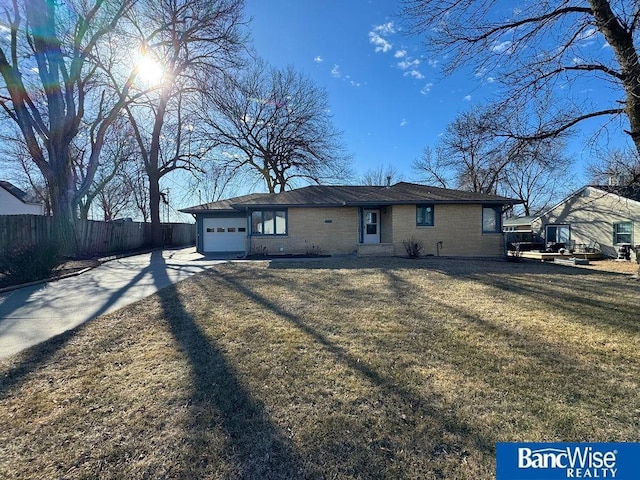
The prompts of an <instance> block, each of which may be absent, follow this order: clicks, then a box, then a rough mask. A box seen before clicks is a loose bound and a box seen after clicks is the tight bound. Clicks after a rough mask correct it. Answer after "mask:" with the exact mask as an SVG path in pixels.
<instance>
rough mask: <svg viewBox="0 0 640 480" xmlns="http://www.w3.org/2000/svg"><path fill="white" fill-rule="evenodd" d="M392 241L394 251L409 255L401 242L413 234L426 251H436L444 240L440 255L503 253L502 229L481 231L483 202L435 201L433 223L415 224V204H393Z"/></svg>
mask: <svg viewBox="0 0 640 480" xmlns="http://www.w3.org/2000/svg"><path fill="white" fill-rule="evenodd" d="M393 225H394V232H393V245H394V253H395V255H406V251H405V248H404V245H403V244H402V242H403V241H404V240H407V239H409V238H411V237H414V238H415V239H416V240H421V241H422V242H423V244H424V247H425V251H424V253H425V254H431V255H436V254H437V253H438V249H437V247H436V244H437V243H438V242H442V246H441V248H440V252H439V253H440V255H442V256H463V257H466V256H469V257H486V256H488V257H493V256H502V255H503V254H504V241H503V236H502V234H501V233H499V234H483V233H482V206H481V205H435V207H434V226H433V227H418V226H416V206H415V205H394V206H393Z"/></svg>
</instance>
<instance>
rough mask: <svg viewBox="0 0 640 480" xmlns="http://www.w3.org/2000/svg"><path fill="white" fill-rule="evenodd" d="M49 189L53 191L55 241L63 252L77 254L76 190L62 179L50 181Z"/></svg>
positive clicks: (68, 254)
mask: <svg viewBox="0 0 640 480" xmlns="http://www.w3.org/2000/svg"><path fill="white" fill-rule="evenodd" d="M49 191H50V192H51V212H52V214H53V225H52V229H53V230H52V236H53V241H54V242H55V243H56V245H57V247H58V249H59V251H60V253H61V254H63V255H65V256H70V257H72V256H75V255H76V254H77V253H78V243H77V239H76V214H75V204H74V195H75V191H74V190H72V189H71V188H69V186H68V185H66V183H63V182H62V181H60V179H56V180H54V181H49Z"/></svg>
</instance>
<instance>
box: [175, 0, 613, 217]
mask: <svg viewBox="0 0 640 480" xmlns="http://www.w3.org/2000/svg"><path fill="white" fill-rule="evenodd" d="M399 8H400V2H399V1H398V0H246V8H245V14H246V17H247V18H248V19H249V18H250V19H251V21H250V25H249V29H250V32H251V41H252V44H253V47H254V49H255V50H256V53H257V54H258V55H259V56H260V57H262V58H263V59H265V60H267V61H268V62H269V63H271V64H272V65H274V66H278V67H283V66H287V65H290V66H292V67H294V68H295V69H296V70H297V71H299V72H301V73H304V74H305V75H307V76H308V77H309V78H310V79H311V80H312V81H313V82H314V83H315V84H316V85H318V86H320V87H322V88H324V89H325V90H326V91H327V93H328V100H329V105H330V108H331V114H332V115H333V120H334V125H335V126H336V128H337V129H339V130H341V131H342V132H343V141H344V143H345V145H346V148H347V150H348V152H349V153H350V154H351V155H352V156H353V164H352V167H353V170H354V172H355V173H356V175H357V176H361V175H362V174H364V173H365V172H366V171H367V170H368V169H375V168H377V167H378V166H381V165H383V166H386V165H393V166H394V167H395V168H396V169H397V170H398V171H399V172H400V173H401V175H402V179H403V180H406V181H417V180H418V178H417V177H416V174H415V172H413V171H412V169H411V164H412V162H413V161H414V160H415V159H418V158H419V157H420V156H421V155H422V152H423V150H424V149H425V147H427V146H431V147H434V146H435V145H436V143H437V141H438V137H439V135H441V134H442V133H443V132H444V130H445V129H446V127H447V125H448V124H449V123H450V122H452V121H453V120H454V119H455V117H456V116H457V115H458V114H459V113H460V112H463V111H466V110H468V109H470V108H472V107H473V106H474V105H476V104H481V103H484V102H485V101H487V100H488V99H490V97H491V96H492V95H493V94H495V93H496V92H497V90H498V88H499V86H498V83H497V82H494V79H493V78H492V76H491V72H483V73H482V74H481V75H478V74H477V72H474V71H473V70H471V69H467V70H466V71H459V72H457V73H456V74H454V75H453V76H445V75H443V73H442V70H441V68H442V63H443V60H444V59H442V58H434V57H430V56H428V55H427V49H426V47H425V46H424V45H423V44H422V43H421V39H420V38H417V37H415V36H410V35H407V34H406V33H405V32H404V31H403V27H402V24H401V20H400V18H399V17H398V15H397V14H398V13H399ZM603 44H605V42H604V38H597V36H596V37H593V38H590V39H588V41H585V42H584V46H585V48H594V49H596V50H594V51H600V50H601V49H602V48H604V47H603ZM581 88H582V90H580V91H582V92H586V94H587V95H588V96H590V97H592V98H597V97H598V95H593V91H592V90H590V88H591V87H590V86H589V85H584V86H582V87H581ZM598 93H599V95H600V96H603V97H604V95H603V94H604V92H598ZM594 129H597V125H595V124H591V125H587V129H585V130H583V131H582V133H578V134H577V135H576V136H575V137H574V138H573V140H572V143H571V144H570V148H569V150H568V152H567V154H568V155H569V156H570V157H571V158H572V159H573V160H574V162H575V167H574V168H575V175H574V182H573V183H575V184H574V185H567V186H566V187H567V190H572V189H575V188H577V187H578V186H580V185H581V184H584V183H585V182H586V181H587V178H586V176H585V175H584V169H582V168H581V166H582V165H584V164H585V163H586V162H587V161H589V159H590V158H591V151H590V149H589V148H588V147H585V145H586V142H587V140H588V139H589V138H590V136H591V133H593V131H594ZM353 180H355V181H357V180H358V179H357V178H355V179H353ZM170 183H174V185H173V186H175V187H179V185H178V183H179V181H173V182H170ZM242 193H246V192H244V191H242V192H241V191H229V192H227V195H239V194H242ZM174 199H175V200H177V201H178V202H179V203H181V204H182V205H180V207H182V206H186V205H193V204H195V203H197V201H194V198H193V197H192V196H190V195H188V194H185V195H184V196H183V197H182V198H180V196H178V197H175V196H174ZM180 207H176V208H180Z"/></svg>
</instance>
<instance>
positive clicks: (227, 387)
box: [0, 258, 640, 479]
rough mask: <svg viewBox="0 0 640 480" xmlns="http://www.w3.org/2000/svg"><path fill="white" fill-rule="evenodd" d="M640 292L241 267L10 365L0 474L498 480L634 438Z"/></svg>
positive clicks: (392, 268) (548, 278) (571, 276)
mask: <svg viewBox="0 0 640 480" xmlns="http://www.w3.org/2000/svg"><path fill="white" fill-rule="evenodd" d="M638 298H640V285H639V283H638V282H637V281H633V280H630V279H629V277H628V276H625V275H619V274H610V273H605V272H594V271H592V270H586V269H577V268H570V267H560V266H554V265H543V264H539V263H525V262H522V263H506V262H494V261H469V260H447V259H438V258H431V259H426V260H407V259H382V260H381V259H351V258H348V259H322V260H314V261H307V262H272V263H270V264H269V263H267V262H254V263H234V264H226V265H222V266H219V267H217V268H214V269H212V270H211V271H209V272H208V273H206V274H203V275H199V276H196V277H194V278H192V279H190V280H188V281H185V282H182V283H180V284H178V285H177V286H176V287H173V288H168V289H165V290H163V291H161V292H160V293H159V294H157V295H155V296H153V297H150V298H148V299H146V300H144V301H141V302H139V303H137V304H135V305H133V306H132V307H129V308H127V309H124V310H121V311H119V312H116V313H114V314H111V315H108V316H104V317H101V318H99V319H97V320H95V321H93V322H90V323H88V324H86V325H84V326H82V327H80V328H78V329H77V330H76V331H74V332H70V333H68V334H65V335H63V336H62V337H59V338H57V339H53V340H52V341H50V342H48V343H46V344H44V345H41V346H38V347H36V348H33V349H31V350H30V351H28V352H25V353H23V354H21V355H18V356H16V357H13V358H11V359H9V360H7V361H4V362H2V363H0V425H2V429H0V478H5V479H13V478H16V479H17V478H20V479H29V478H74V479H75V478H113V479H116V478H117V479H123V478H127V479H138V478H176V479H177V478H198V479H201V478H202V479H213V478H216V479H217V478H220V479H222V478H224V479H236V478H237V479H240V478H242V479H245V478H247V479H277V478H290V479H298V478H335V479H356V478H362V479H366V478H408V479H435V478H443V479H490V478H493V475H494V469H495V460H494V456H495V443H496V442H498V441H555V440H567V441H568V440H573V441H586V440H589V441H637V439H638V438H639V436H640V424H639V421H638V418H640V416H639V414H640V400H639V397H638V379H639V378H640V353H639V352H640V348H639V347H640V345H639V333H640V323H639V322H638Z"/></svg>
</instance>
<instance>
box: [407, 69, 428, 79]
mask: <svg viewBox="0 0 640 480" xmlns="http://www.w3.org/2000/svg"><path fill="white" fill-rule="evenodd" d="M404 76H405V77H413V78H415V79H417V80H422V79H423V78H424V75H423V74H422V73H420V72H419V71H418V70H409V71H408V72H404Z"/></svg>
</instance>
